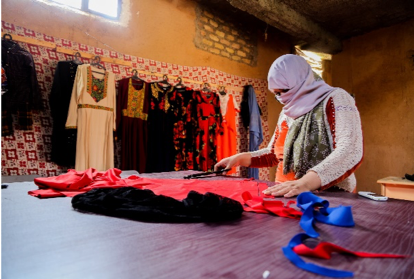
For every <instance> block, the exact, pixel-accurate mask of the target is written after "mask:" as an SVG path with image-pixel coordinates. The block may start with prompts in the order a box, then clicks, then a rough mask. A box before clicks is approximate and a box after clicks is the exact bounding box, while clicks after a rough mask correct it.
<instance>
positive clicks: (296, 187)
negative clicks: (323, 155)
mask: <svg viewBox="0 0 414 279" xmlns="http://www.w3.org/2000/svg"><path fill="white" fill-rule="evenodd" d="M319 187H321V179H320V178H319V176H318V174H317V173H316V172H314V171H310V172H308V173H307V174H305V175H304V176H303V177H302V178H300V179H298V180H293V181H286V182H283V183H280V184H277V185H275V186H272V187H269V188H267V189H266V190H264V191H263V194H265V195H272V196H284V197H285V198H290V197H293V196H297V195H299V194H300V193H302V192H308V191H313V190H316V189H319Z"/></svg>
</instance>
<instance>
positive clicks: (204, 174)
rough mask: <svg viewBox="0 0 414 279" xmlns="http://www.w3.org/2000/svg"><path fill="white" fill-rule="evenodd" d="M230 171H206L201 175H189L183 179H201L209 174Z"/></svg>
mask: <svg viewBox="0 0 414 279" xmlns="http://www.w3.org/2000/svg"><path fill="white" fill-rule="evenodd" d="M229 170H231V169H222V170H218V171H207V172H202V173H196V174H190V175H187V176H184V179H191V178H203V177H206V176H209V175H211V174H222V173H223V172H226V171H229Z"/></svg>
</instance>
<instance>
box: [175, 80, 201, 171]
mask: <svg viewBox="0 0 414 279" xmlns="http://www.w3.org/2000/svg"><path fill="white" fill-rule="evenodd" d="M171 103H172V104H173V103H174V106H175V107H176V108H177V113H175V114H174V115H173V117H174V124H173V125H174V128H173V129H174V130H173V138H174V166H173V170H175V171H179V170H193V169H194V156H195V138H196V131H197V125H198V121H197V110H196V108H197V102H196V94H195V92H194V91H193V90H192V89H191V88H188V87H183V88H176V89H175V90H174V92H173V94H172V98H171Z"/></svg>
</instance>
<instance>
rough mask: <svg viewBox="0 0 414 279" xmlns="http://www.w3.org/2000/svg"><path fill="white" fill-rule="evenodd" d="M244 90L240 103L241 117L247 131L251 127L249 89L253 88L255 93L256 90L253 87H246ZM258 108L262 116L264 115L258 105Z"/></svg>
mask: <svg viewBox="0 0 414 279" xmlns="http://www.w3.org/2000/svg"><path fill="white" fill-rule="evenodd" d="M243 88H244V89H243V96H242V101H241V103H240V117H241V119H242V122H243V126H244V128H246V129H247V128H248V127H249V125H250V109H249V89H250V88H251V89H252V90H253V91H254V89H253V86H251V85H245V86H244V87H243ZM257 106H258V107H259V112H260V115H263V114H262V109H261V108H260V106H259V104H257Z"/></svg>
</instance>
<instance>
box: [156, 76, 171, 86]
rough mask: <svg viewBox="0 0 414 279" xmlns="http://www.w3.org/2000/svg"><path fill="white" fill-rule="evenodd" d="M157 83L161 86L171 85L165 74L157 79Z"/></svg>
mask: <svg viewBox="0 0 414 279" xmlns="http://www.w3.org/2000/svg"><path fill="white" fill-rule="evenodd" d="M157 83H158V84H160V85H161V86H162V87H169V86H171V84H169V83H168V76H167V75H164V76H163V77H162V80H161V81H158V82H157Z"/></svg>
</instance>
